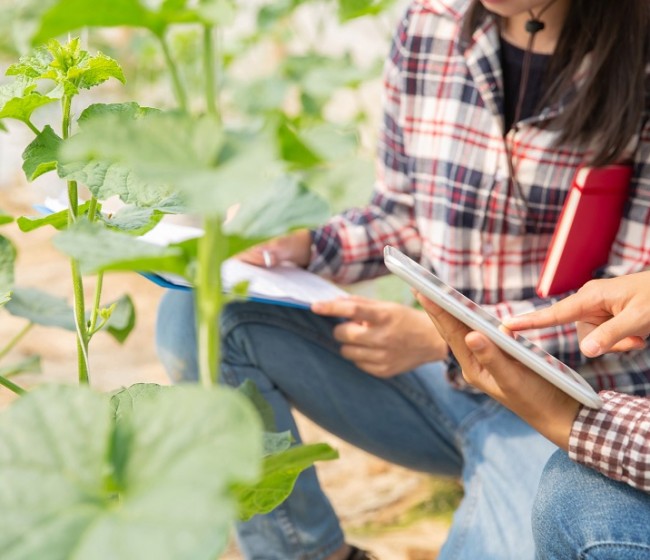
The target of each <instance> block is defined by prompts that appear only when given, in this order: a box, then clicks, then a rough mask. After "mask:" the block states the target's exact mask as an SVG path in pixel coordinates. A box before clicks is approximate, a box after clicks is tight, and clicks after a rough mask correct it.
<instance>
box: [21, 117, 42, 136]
mask: <svg viewBox="0 0 650 560" xmlns="http://www.w3.org/2000/svg"><path fill="white" fill-rule="evenodd" d="M23 122H24V123H25V124H26V125H27V126H28V127H29V130H31V131H32V132H33V133H34V134H36V136H38V135H39V134H40V133H41V131H40V130H38V128H36V127H35V126H34V123H33V122H32V121H30V120H29V119H27V120H26V121H23Z"/></svg>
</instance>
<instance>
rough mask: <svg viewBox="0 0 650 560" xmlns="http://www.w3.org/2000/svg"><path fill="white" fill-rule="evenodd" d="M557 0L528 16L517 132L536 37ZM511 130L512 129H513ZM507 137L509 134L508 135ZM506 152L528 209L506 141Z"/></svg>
mask: <svg viewBox="0 0 650 560" xmlns="http://www.w3.org/2000/svg"><path fill="white" fill-rule="evenodd" d="M555 2H556V0H550V1H549V2H547V3H546V4H545V5H544V7H543V8H542V9H541V10H540V11H539V13H538V14H537V15H535V14H534V13H533V10H532V9H531V10H528V14H529V15H530V19H529V20H528V21H526V25H525V29H526V31H527V32H528V34H529V37H528V44H527V45H526V52H525V53H524V61H523V63H522V68H521V78H520V80H519V96H518V99H517V105H516V108H515V117H514V120H513V124H512V128H514V129H515V130H516V128H517V123H518V122H519V119H520V118H521V110H522V108H523V105H524V98H525V97H526V90H527V89H528V76H529V74H530V64H531V58H532V54H533V45H534V43H535V36H536V35H537V33H539V32H540V31H541V30H542V29H544V27H546V26H545V24H544V22H543V21H542V20H541V19H540V18H541V17H542V15H543V14H544V12H545V11H546V10H548V9H549V8H550V7H551V6H552V5H553V4H554V3H555ZM512 128H511V129H512ZM506 137H507V133H506ZM506 152H507V159H508V167H509V171H510V180H511V183H512V185H513V186H514V188H515V190H516V192H517V196H518V198H519V199H520V201H521V202H522V203H523V205H524V208H527V207H528V203H527V201H526V198H525V196H524V193H523V191H522V188H521V185H520V184H519V182H518V181H517V179H516V177H515V165H514V162H513V161H512V160H513V154H512V150H511V149H510V147H509V146H508V141H507V140H506Z"/></svg>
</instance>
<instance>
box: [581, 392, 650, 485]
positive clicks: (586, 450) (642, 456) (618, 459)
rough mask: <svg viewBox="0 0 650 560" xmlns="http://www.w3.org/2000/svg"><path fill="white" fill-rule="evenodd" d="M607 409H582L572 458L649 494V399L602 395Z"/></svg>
mask: <svg viewBox="0 0 650 560" xmlns="http://www.w3.org/2000/svg"><path fill="white" fill-rule="evenodd" d="M600 396H601V398H602V399H603V401H604V403H605V404H604V406H603V407H602V408H601V409H599V410H595V409H591V408H586V407H583V408H582V409H580V412H579V414H578V416H577V418H576V420H575V422H574V423H573V428H572V430H571V437H570V439H569V457H571V459H573V460H574V461H576V462H578V463H582V464H583V465H586V466H589V467H591V468H593V469H596V470H597V471H600V472H601V473H603V474H604V475H606V476H608V477H609V478H612V479H614V480H620V481H622V482H625V483H627V484H629V485H630V486H633V487H634V488H638V489H640V490H643V491H645V492H650V399H648V398H643V397H634V396H630V395H624V394H621V393H616V392H614V391H602V392H601V393H600Z"/></svg>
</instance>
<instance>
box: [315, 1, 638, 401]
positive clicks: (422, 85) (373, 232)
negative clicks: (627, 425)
mask: <svg viewBox="0 0 650 560" xmlns="http://www.w3.org/2000/svg"><path fill="white" fill-rule="evenodd" d="M468 4H469V2H468V1H467V0H419V1H415V2H413V3H412V4H411V5H410V6H409V8H408V10H407V12H406V14H405V16H404V17H403V19H402V20H401V22H400V23H399V25H398V29H397V32H396V34H395V37H394V41H393V43H392V47H391V50H390V55H389V57H388V59H387V61H386V65H385V73H384V76H385V79H384V117H383V123H382V126H381V130H380V135H379V142H378V165H377V180H376V184H375V188H374V193H373V197H372V200H371V201H370V203H369V204H368V205H367V206H365V207H363V208H357V209H351V210H349V211H346V212H344V213H342V214H340V215H338V216H335V217H333V218H332V219H331V220H329V221H328V223H327V224H326V225H324V226H323V227H321V228H319V229H317V230H315V231H313V232H312V240H313V244H312V260H311V264H310V269H312V270H314V271H316V272H318V273H319V274H321V275H324V276H327V277H330V278H331V279H333V280H334V281H336V282H339V283H344V284H345V283H351V282H356V281H358V280H364V279H368V278H373V277H376V276H379V275H382V274H386V273H387V270H386V268H385V266H384V264H383V258H382V254H383V247H384V246H385V245H393V246H395V247H397V248H398V249H400V250H402V251H403V252H405V253H406V254H408V255H409V256H411V257H412V258H413V259H415V260H416V261H419V262H420V263H421V264H422V265H423V266H424V267H425V268H429V269H431V270H433V271H434V272H435V273H436V274H437V275H438V276H439V277H440V278H441V279H442V280H444V281H445V282H447V283H449V284H450V285H452V286H454V287H455V288H457V289H458V290H460V291H461V292H463V293H464V294H465V295H467V296H468V297H470V298H471V299H473V300H475V301H476V302H478V303H480V304H482V305H483V306H484V307H485V308H486V309H487V310H488V311H490V312H491V313H493V314H494V315H496V316H497V317H500V318H503V317H505V316H509V315H515V314H521V313H525V312H528V311H532V310H534V309H537V308H540V307H544V306H547V305H549V304H551V303H553V302H554V301H556V300H557V298H539V297H537V296H536V294H535V286H536V283H537V280H538V278H539V275H540V271H541V267H542V264H543V261H544V258H545V256H546V251H547V248H548V246H549V244H550V241H551V237H552V235H553V231H554V229H555V225H556V222H557V220H558V218H559V214H560V211H561V209H562V205H563V203H564V199H565V197H566V195H567V191H568V188H569V186H570V184H571V180H572V178H573V175H574V174H575V172H576V169H577V168H578V166H579V165H580V164H581V163H583V162H584V161H585V160H586V156H587V149H585V148H582V147H576V146H568V145H561V146H558V145H557V141H556V140H557V131H554V130H553V127H552V126H549V125H552V124H553V119H554V118H555V117H557V115H558V114H559V113H560V112H561V111H563V108H564V104H563V103H562V102H559V103H557V104H556V105H553V106H548V107H545V108H544V109H543V110H542V111H540V112H539V114H538V115H536V116H533V117H531V118H528V119H525V120H523V121H521V122H519V123H517V126H516V127H514V128H513V129H512V130H510V131H509V132H508V133H507V135H506V136H505V138H504V119H503V103H504V102H503V83H502V71H501V65H500V59H499V26H498V23H497V21H496V19H488V20H486V21H485V22H483V23H482V24H481V25H480V26H479V27H478V28H477V29H476V31H475V32H474V33H473V35H472V37H471V38H469V39H463V37H462V33H461V27H462V20H463V16H464V13H465V10H466V9H467V6H468ZM585 64H588V60H586V61H585ZM579 78H580V77H579V76H577V77H576V87H579V83H580V82H579ZM533 87H534V86H533ZM568 95H570V92H569V93H568ZM507 145H508V146H510V152H511V154H512V165H513V169H514V173H515V177H516V183H517V185H518V188H515V187H514V186H513V182H512V181H511V180H510V171H509V164H508V159H507V158H508V152H507V149H506V146H507ZM630 153H631V154H632V159H633V166H634V172H633V179H632V183H631V186H630V196H629V201H628V203H627V205H626V208H625V211H624V216H623V219H622V222H621V227H620V230H619V232H618V235H617V237H616V240H615V241H614V244H613V246H612V249H611V252H610V257H609V262H608V263H607V265H606V266H605V267H604V268H603V269H602V270H601V271H599V275H602V276H618V275H621V274H627V273H632V272H637V271H640V270H642V269H643V268H645V267H647V266H648V264H650V119H648V118H647V115H645V116H644V119H643V122H642V123H639V134H638V136H637V138H635V139H633V140H631V144H630ZM520 193H521V194H520ZM576 258H580V257H579V255H577V256H576ZM526 336H527V337H528V338H530V339H531V340H532V341H533V342H535V343H537V344H538V345H540V346H542V347H543V348H544V349H545V350H547V351H548V352H550V353H551V354H553V355H555V356H557V357H558V358H559V359H560V360H562V361H563V362H565V363H567V364H569V365H570V366H572V367H573V368H575V369H577V370H578V371H579V372H580V373H581V374H582V375H584V376H585V378H586V379H587V380H588V381H589V382H590V383H591V384H592V385H593V386H594V387H595V388H597V389H598V390H602V389H615V390H617V391H621V392H624V393H635V394H639V395H645V394H647V393H648V392H649V390H650V350H641V351H635V352H628V353H625V354H616V355H614V354H612V355H607V356H604V357H601V358H598V359H587V358H585V357H584V355H582V354H581V353H580V351H579V347H578V338H577V334H576V330H575V326H574V325H563V326H558V327H554V328H547V329H541V330H534V331H528V332H527V333H526Z"/></svg>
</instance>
